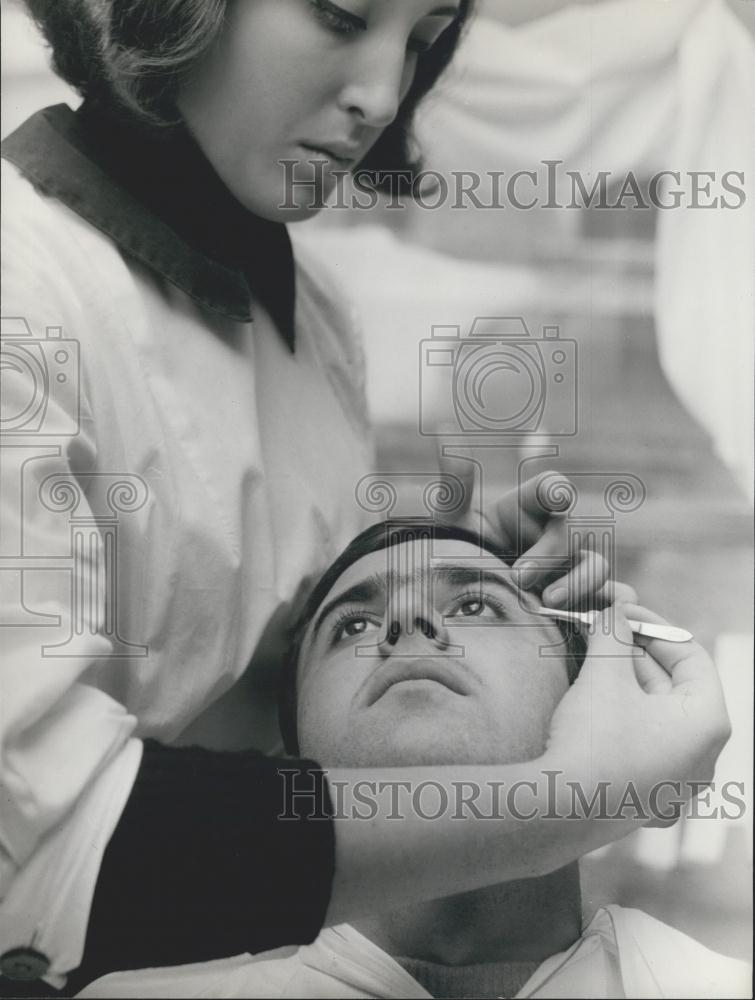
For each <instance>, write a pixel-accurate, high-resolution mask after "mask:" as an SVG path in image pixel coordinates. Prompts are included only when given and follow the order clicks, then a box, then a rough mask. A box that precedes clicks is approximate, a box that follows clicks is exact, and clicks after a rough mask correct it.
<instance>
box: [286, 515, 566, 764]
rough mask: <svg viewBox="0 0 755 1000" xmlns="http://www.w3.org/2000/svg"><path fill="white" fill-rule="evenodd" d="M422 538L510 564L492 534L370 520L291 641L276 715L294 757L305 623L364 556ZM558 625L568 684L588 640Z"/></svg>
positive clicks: (326, 578)
mask: <svg viewBox="0 0 755 1000" xmlns="http://www.w3.org/2000/svg"><path fill="white" fill-rule="evenodd" d="M420 538H426V539H429V540H431V541H435V540H437V541H442V540H444V539H455V540H458V541H462V542H469V543H470V544H471V545H474V546H475V547H476V548H478V549H480V550H481V552H487V553H491V554H492V555H494V556H495V557H496V558H497V559H500V560H501V562H504V563H506V564H507V565H508V564H509V558H508V557H505V556H504V555H503V553H502V552H501V550H500V548H498V547H497V546H496V545H495V543H494V542H492V541H491V540H490V539H487V538H484V537H483V536H481V535H478V534H476V533H475V532H473V531H468V530H467V529H466V528H459V527H456V526H455V525H446V524H434V523H422V522H396V521H384V522H382V523H381V524H374V525H372V526H371V527H369V528H367V530H366V531H363V532H362V533H361V534H360V535H357V537H356V538H355V539H354V540H353V541H352V542H350V543H349V545H347V546H346V548H345V549H344V551H343V552H342V553H341V555H340V556H338V558H337V559H336V560H335V561H334V562H333V563H332V564H331V565H330V566H329V567H328V569H326V570H325V572H324V573H323V575H322V576H321V577H320V579H319V580H318V581H317V584H316V585H315V588H314V590H313V591H312V593H311V594H310V595H309V598H308V600H307V602H306V604H305V606H304V609H303V611H302V612H301V614H300V615H299V617H298V619H297V621H296V623H295V624H294V626H293V628H292V629H291V641H290V644H289V649H288V655H287V656H286V660H285V663H284V664H283V668H282V671H281V675H280V687H279V693H278V720H279V723H280V730H281V735H282V736H283V745H284V746H285V748H286V751H287V752H288V753H290V754H292V755H294V756H298V755H299V738H298V732H297V722H296V714H297V672H298V667H299V657H300V655H301V647H302V642H303V640H304V636H305V633H306V631H307V627H308V626H309V624H310V622H311V621H312V620H313V618H314V617H315V615H316V614H317V610H318V608H319V607H320V605H321V604H322V602H323V601H324V600H325V598H326V597H327V596H328V594H329V593H330V591H331V590H332V589H333V586H334V584H335V583H336V582H337V581H338V580H339V579H340V578H341V577H342V576H343V574H344V573H345V572H346V570H347V569H348V568H349V566H352V565H353V564H354V563H356V562H358V561H359V560H360V559H362V558H363V557H364V556H367V555H370V554H372V553H373V552H380V551H381V550H382V549H387V548H390V547H391V546H393V545H401V544H402V543H403V542H413V541H416V540H418V539H420ZM558 624H559V625H560V627H561V631H562V634H563V635H564V638H565V640H566V648H565V650H564V656H565V658H566V665H567V671H568V675H569V683H570V684H571V683H573V681H574V679H575V678H576V676H577V674H578V673H579V668H580V667H581V666H582V662H583V660H584V658H585V652H586V645H585V640H584V639H583V638H582V636H581V635H580V634H579V633H578V632H577V631H576V629H575V628H573V627H572V626H569V625H566V624H564V623H561V622H559V623H558Z"/></svg>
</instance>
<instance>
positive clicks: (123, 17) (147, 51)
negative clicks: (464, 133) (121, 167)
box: [25, 0, 476, 187]
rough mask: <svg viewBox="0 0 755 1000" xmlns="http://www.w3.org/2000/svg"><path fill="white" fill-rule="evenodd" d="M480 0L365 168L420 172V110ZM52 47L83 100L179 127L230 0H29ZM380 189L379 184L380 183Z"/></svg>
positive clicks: (467, 6)
mask: <svg viewBox="0 0 755 1000" xmlns="http://www.w3.org/2000/svg"><path fill="white" fill-rule="evenodd" d="M475 2H476V0H461V6H460V10H459V16H458V17H457V18H456V19H455V20H454V22H453V23H452V24H451V25H450V26H449V27H448V28H447V29H446V30H445V31H444V32H443V34H442V35H441V36H440V38H439V39H438V41H437V42H436V43H435V44H434V45H433V46H432V48H430V49H429V50H428V51H427V52H425V53H422V54H420V55H419V58H418V63H417V69H416V73H415V77H414V82H413V83H412V86H411V89H410V91H409V93H408V95H407V97H406V98H405V100H404V102H403V104H402V106H401V109H400V111H399V114H398V116H397V118H396V120H395V121H394V122H393V123H392V124H391V125H389V126H388V128H386V130H385V132H384V133H383V134H382V136H381V137H380V139H379V140H378V142H377V143H376V145H375V147H374V148H373V149H372V150H371V152H370V154H369V155H368V157H367V158H366V159H365V161H364V162H363V163H362V164H361V169H363V170H366V171H370V172H373V171H374V172H376V173H384V172H391V173H394V174H395V173H396V172H400V173H404V172H406V173H409V174H412V173H416V172H417V171H418V170H419V163H418V162H417V161H416V157H414V156H413V152H414V151H413V149H412V146H413V141H412V137H411V126H412V120H413V118H414V112H415V110H416V108H417V105H418V104H419V102H420V101H421V100H422V98H423V97H424V96H425V95H426V94H427V92H428V91H429V90H430V89H431V88H432V87H433V86H434V84H435V83H436V81H437V80H438V78H439V77H440V75H441V73H442V72H443V71H444V69H445V68H446V67H447V66H448V64H449V62H450V61H451V58H452V57H453V54H454V52H455V50H456V47H457V45H458V43H459V39H460V37H461V35H462V32H463V30H464V26H465V24H466V23H467V22H468V20H469V17H470V15H471V13H472V8H473V6H474V4H475ZM25 3H26V7H27V9H28V10H29V12H30V14H31V16H32V17H33V19H34V20H35V22H36V23H37V25H38V26H39V28H40V29H41V31H42V33H43V34H44V36H45V38H46V40H47V42H48V44H49V45H50V47H51V49H52V62H53V69H54V70H55V72H56V73H57V74H58V75H59V76H60V77H62V78H63V79H64V80H66V81H67V82H68V83H69V84H71V86H72V87H74V88H75V89H76V90H77V91H78V92H79V93H80V94H81V95H82V96H83V97H87V98H91V99H94V100H96V101H98V102H100V103H104V104H106V105H114V106H115V107H117V108H119V109H120V110H121V111H128V112H130V114H131V115H134V116H136V117H137V118H138V119H141V120H142V121H144V122H147V123H150V124H153V125H156V126H159V125H170V124H175V123H176V122H177V120H178V118H179V116H178V113H177V111H176V107H175V98H176V92H177V88H178V86H179V84H180V82H181V80H182V79H184V78H185V77H186V75H187V74H188V73H189V72H190V71H191V70H192V68H193V67H194V66H196V64H197V63H198V61H199V60H200V59H201V58H202V56H203V55H204V54H205V53H206V52H207V51H208V50H209V48H210V46H211V45H212V44H213V42H214V41H215V40H216V38H217V36H218V34H219V33H220V30H221V28H222V25H223V19H224V16H225V12H226V6H227V0H25ZM377 186H378V187H379V186H380V184H379V183H378V184H377Z"/></svg>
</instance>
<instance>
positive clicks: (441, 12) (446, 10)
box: [426, 6, 461, 17]
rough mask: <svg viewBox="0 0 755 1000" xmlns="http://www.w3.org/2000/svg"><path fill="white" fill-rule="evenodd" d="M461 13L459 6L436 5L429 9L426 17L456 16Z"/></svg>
mask: <svg viewBox="0 0 755 1000" xmlns="http://www.w3.org/2000/svg"><path fill="white" fill-rule="evenodd" d="M459 14H461V7H454V6H449V7H436V8H435V10H431V11H430V13H429V14H427V15H426V16H427V17H458V16H459Z"/></svg>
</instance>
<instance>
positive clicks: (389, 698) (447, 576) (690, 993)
mask: <svg viewBox="0 0 755 1000" xmlns="http://www.w3.org/2000/svg"><path fill="white" fill-rule="evenodd" d="M432 534H433V537H432V538H431V537H429V535H430V533H429V532H428V529H427V527H426V526H423V525H414V526H412V525H407V526H403V527H401V526H395V525H393V526H391V525H378V526H375V527H373V528H371V529H369V530H368V531H367V532H365V533H364V534H362V535H361V536H359V538H357V539H356V540H355V541H354V542H353V543H352V544H351V545H350V546H349V548H348V549H347V550H346V552H345V553H344V554H343V555H342V556H341V557H340V558H339V559H338V560H337V561H336V563H334V565H333V566H332V567H331V568H330V569H329V570H328V571H327V572H326V573H325V574H324V576H323V578H322V579H321V580H320V582H319V584H318V586H317V587H316V588H315V590H314V592H313V594H312V597H311V599H310V601H309V602H308V605H307V607H306V609H305V611H304V614H303V616H302V619H301V621H300V624H299V627H298V629H297V634H296V637H295V640H294V642H293V644H292V654H291V657H290V664H289V670H288V673H287V676H286V679H285V683H284V685H283V693H282V697H281V728H282V731H283V734H284V739H285V740H286V743H287V749H288V750H290V751H291V752H292V753H293V752H296V753H297V754H298V753H302V754H304V755H306V756H308V757H312V758H314V759H317V760H319V761H321V762H322V763H323V765H324V766H327V767H332V768H344V767H345V768H360V767H369V768H374V767H376V766H377V767H382V766H384V767H393V766H396V767H398V766H402V765H406V764H413V765H427V766H432V765H441V764H448V763H454V764H466V765H470V766H471V767H472V769H473V770H472V773H474V766H476V765H479V766H480V771H481V773H482V770H483V767H482V766H483V765H489V764H491V763H516V762H519V761H530V760H534V759H537V758H538V757H540V756H541V755H542V753H543V751H544V749H545V746H546V742H547V738H548V733H549V730H550V726H551V722H552V718H553V715H554V711H555V710H556V707H557V706H558V705H559V702H560V701H561V699H562V697H563V695H564V693H565V692H566V691H567V689H568V687H569V685H570V684H571V683H573V682H574V681H575V678H576V677H577V675H578V674H579V669H580V666H581V664H582V661H583V659H584V656H585V648H586V647H585V643H584V641H583V640H582V639H581V638H580V637H579V636H578V635H574V634H571V635H570V634H568V633H563V632H562V631H561V627H560V626H558V625H557V624H556V623H554V622H552V621H551V620H549V619H547V618H544V617H541V616H539V615H538V614H537V603H536V601H535V600H534V598H533V597H532V596H530V595H528V594H527V593H525V592H523V591H521V590H519V588H518V587H517V585H516V578H515V574H514V572H513V571H512V570H511V569H510V568H509V567H508V566H507V565H506V563H505V562H504V561H503V560H502V559H500V558H498V556H497V555H496V553H495V552H493V551H491V550H489V549H487V548H486V547H485V545H484V543H482V542H481V540H480V539H478V538H477V537H475V536H473V535H470V534H468V533H466V532H464V531H461V530H457V529H454V528H450V529H445V528H444V529H437V530H436V531H435V532H434V533H432ZM633 614H634V616H635V617H640V616H642V617H644V618H646V619H647V620H655V621H660V619H658V618H657V617H656V616H652V615H650V614H649V613H648V612H644V611H643V610H642V609H636V608H635V609H633ZM613 620H614V623H615V634H613V633H612V634H611V635H606V634H604V633H601V632H600V631H598V635H597V636H596V638H595V639H591V640H590V645H589V655H590V656H591V657H595V658H596V662H597V664H598V666H599V669H605V670H612V669H616V670H618V669H626V668H627V661H629V662H630V663H631V664H632V668H633V669H634V671H635V675H636V678H637V681H638V682H639V683H640V684H641V685H642V686H643V688H644V689H645V691H646V692H648V695H647V696H648V697H649V698H650V697H653V696H658V695H659V694H660V695H664V694H665V695H669V693H670V691H671V687H672V683H673V677H672V676H670V674H673V669H672V668H673V667H674V662H675V657H679V656H680V653H679V651H678V650H674V649H673V648H672V647H671V645H670V644H669V643H665V642H661V641H660V640H651V641H646V640H643V644H644V645H645V646H646V654H647V655H645V656H639V655H638V654H639V652H640V651H639V650H638V649H637V648H636V647H633V645H632V639H631V633H630V632H629V630H628V626H627V625H626V620H625V619H624V618H623V615H622V613H621V611H620V610H619V609H616V610H615V616H614V619H613ZM683 655H684V657H685V658H687V659H689V657H698V658H699V657H703V658H705V653H704V652H703V651H702V650H701V649H700V648H699V647H697V646H692V647H690V646H688V647H687V648H686V649H685V650H684V654H683ZM589 682H590V681H589V680H588V679H587V678H583V683H589ZM589 738H590V734H589V725H587V724H586V725H585V742H586V746H588V747H589ZM594 765H595V767H596V768H597V769H600V766H601V762H600V761H595V762H594ZM544 780H545V781H546V782H547V781H550V780H555V776H554V775H553V774H552V773H551V776H550V777H548V776H547V775H545V776H544ZM464 784H465V787H464V788H461V789H459V793H460V794H459V796H458V797H457V798H456V800H455V801H450V800H449V797H448V795H447V794H446V792H445V790H444V789H443V788H441V787H434V786H433V783H432V782H431V781H428V782H425V783H424V787H417V788H407V787H390V788H389V787H381V788H378V787H376V786H371V787H368V788H362V789H359V790H357V789H350V790H349V794H348V795H347V796H345V797H343V798H342V799H341V800H339V798H338V796H337V795H335V796H334V798H335V801H336V805H335V811H336V815H337V816H339V817H345V818H348V819H350V820H352V821H354V822H357V821H361V822H369V818H370V816H371V815H373V816H374V815H375V811H376V810H378V809H390V810H393V811H394V813H395V815H396V817H397V818H398V817H399V816H400V815H401V814H402V812H405V811H406V810H408V809H414V810H415V811H419V812H420V814H421V815H422V816H423V817H426V818H427V821H428V822H432V820H433V816H434V815H437V814H438V813H439V811H442V810H446V811H447V810H449V809H450V810H456V811H457V812H458V814H459V815H463V814H464V811H465V810H469V809H475V808H477V809H478V815H479V810H480V802H483V801H484V802H489V796H481V797H479V798H478V797H477V796H476V795H475V788H474V782H465V783H464ZM521 784H522V786H526V787H520V788H510V789H499V790H497V791H498V792H499V793H500V795H501V796H503V797H505V800H506V809H507V817H508V818H507V821H512V820H511V819H510V817H511V815H512V814H514V815H515V816H519V817H520V818H521V820H522V821H526V816H527V813H528V809H529V808H530V807H531V806H532V805H533V803H534V802H535V801H538V802H542V799H539V798H536V794H535V793H536V789H534V788H533V787H530V786H529V785H528V783H525V782H522V783H521ZM336 791H337V790H336ZM478 791H479V789H478ZM487 791H488V792H489V790H487ZM611 794H613V793H611ZM575 801H576V802H582V805H583V806H585V805H587V807H589V804H585V803H584V801H583V800H580V799H579V796H578V795H577V798H576V800H575ZM609 802H613V803H614V805H615V802H616V797H615V795H614V797H613V798H612V799H611V798H607V799H606V801H605V803H604V804H603V806H602V808H609ZM622 802H623V803H624V805H625V806H626V805H627V804H630V805H633V806H634V807H635V808H642V804H641V803H639V802H638V801H637V800H636V798H633V797H632V796H629V798H627V796H626V794H624V795H623V798H622ZM656 806H657V807H658V808H659V809H660V808H661V806H660V800H656ZM548 807H549V808H555V806H554V803H549V805H548ZM599 808H601V806H599ZM663 808H665V806H664V807H663ZM666 815H667V813H666ZM491 818H492V817H491ZM285 821H286V820H285V819H284V818H282V819H281V822H285ZM513 821H516V820H513ZM599 821H600V820H599ZM586 917H587V919H585V915H584V914H583V910H582V901H581V896H580V883H579V871H578V866H577V864H576V863H575V864H571V865H568V866H567V867H564V868H562V869H560V870H558V871H554V872H552V873H551V874H549V875H546V876H543V877H536V878H529V879H523V880H521V881H513V882H507V883H505V884H502V885H497V886H492V887H487V888H481V889H479V890H477V891H475V892H470V893H464V894H462V895H449V896H448V897H446V898H443V899H438V900H435V901H432V902H429V903H425V904H421V905H414V906H411V907H408V908H406V909H403V910H401V911H399V912H391V913H380V914H375V915H374V916H373V917H371V918H370V919H367V920H364V921H361V922H359V923H358V924H356V925H340V926H336V927H332V928H328V929H326V930H324V931H323V932H322V933H321V934H320V936H319V937H318V939H317V940H316V941H315V942H314V944H312V945H309V946H306V947H303V948H300V949H298V950H294V951H293V952H292V950H291V949H287V950H282V951H276V952H268V953H267V954H264V955H258V956H256V957H254V958H251V957H250V956H248V955H247V956H239V957H238V958H235V959H230V960H224V961H220V962H212V963H204V964H201V965H195V966H184V967H181V968H172V969H165V970H146V971H142V972H138V973H124V974H115V975H112V976H108V977H106V978H105V979H103V980H100V981H98V982H97V983H94V984H92V986H90V987H88V988H87V990H86V991H85V992H84V994H83V995H88V996H98V997H105V996H136V995H139V996H189V995H202V996H217V997H227V996H239V997H241V996H246V997H277V996H280V997H283V996H289V997H294V996H296V997H427V996H434V997H514V996H521V997H662V996H664V997H665V996H678V997H681V996H684V997H734V996H749V995H750V992H749V972H748V968H747V966H746V965H745V964H744V963H740V962H737V961H735V960H733V959H729V958H725V957H723V956H720V955H717V954H715V953H714V952H711V951H709V950H708V949H707V948H705V947H703V946H702V945H700V944H698V943H697V942H695V941H693V940H692V939H691V938H689V937H687V936H685V935H683V934H681V933H679V932H678V931H676V930H674V929H672V928H671V927H669V926H667V925H665V924H663V923H661V922H659V921H658V920H655V919H654V918H652V917H650V916H648V915H646V914H644V913H642V912H640V911H639V910H632V909H624V908H621V907H618V906H608V907H605V908H600V909H599V910H598V911H597V912H596V913H593V914H587V915H586Z"/></svg>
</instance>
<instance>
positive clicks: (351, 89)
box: [339, 40, 413, 129]
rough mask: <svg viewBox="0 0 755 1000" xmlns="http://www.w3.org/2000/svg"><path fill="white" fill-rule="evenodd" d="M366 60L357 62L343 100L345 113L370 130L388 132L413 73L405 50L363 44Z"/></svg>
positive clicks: (345, 86)
mask: <svg viewBox="0 0 755 1000" xmlns="http://www.w3.org/2000/svg"><path fill="white" fill-rule="evenodd" d="M364 50H365V51H364V57H363V58H361V59H355V60H354V63H353V69H352V72H351V75H350V78H349V80H348V81H347V83H346V84H345V85H344V87H343V90H342V92H341V96H340V102H339V103H340V105H341V108H342V109H343V110H344V111H347V112H348V113H349V114H351V115H354V116H356V117H357V118H358V119H361V123H362V124H364V125H366V126H368V127H370V128H378V129H382V128H387V126H388V125H390V124H391V122H392V121H393V120H394V119H395V117H396V115H397V114H398V110H399V108H400V107H401V102H402V101H403V99H404V97H405V96H406V93H407V91H408V90H409V87H410V86H411V79H412V74H413V69H412V65H411V61H410V59H409V58H408V57H407V50H406V47H405V46H399V45H398V44H393V43H392V44H391V45H390V46H389V45H388V44H383V45H378V44H375V43H374V42H368V41H367V40H365V43H364Z"/></svg>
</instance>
